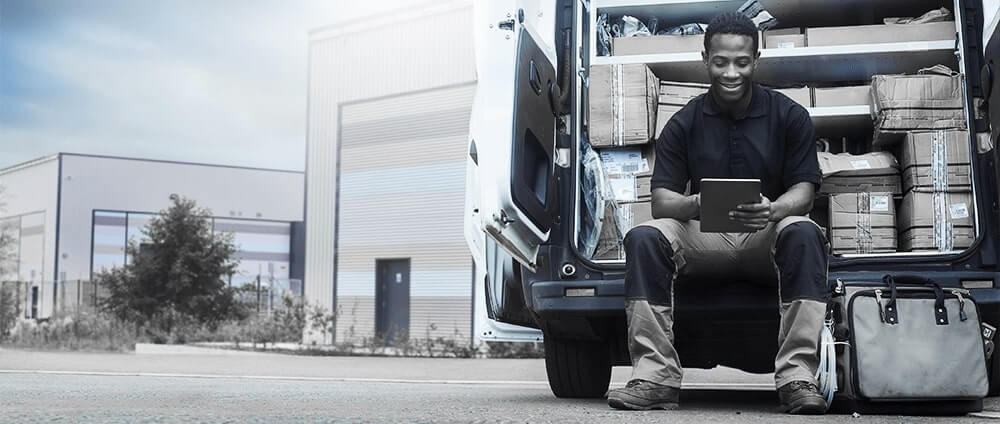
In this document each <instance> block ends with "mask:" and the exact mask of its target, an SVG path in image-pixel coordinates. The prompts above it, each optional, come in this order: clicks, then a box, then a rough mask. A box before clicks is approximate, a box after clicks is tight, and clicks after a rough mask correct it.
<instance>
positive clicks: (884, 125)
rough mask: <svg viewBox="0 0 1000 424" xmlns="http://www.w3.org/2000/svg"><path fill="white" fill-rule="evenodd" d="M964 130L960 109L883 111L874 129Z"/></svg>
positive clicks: (876, 120)
mask: <svg viewBox="0 0 1000 424" xmlns="http://www.w3.org/2000/svg"><path fill="white" fill-rule="evenodd" d="M952 128H955V129H965V114H964V113H963V111H962V109H883V110H882V111H880V113H878V114H877V115H876V116H875V129H876V131H877V130H889V131H910V130H942V129H952Z"/></svg>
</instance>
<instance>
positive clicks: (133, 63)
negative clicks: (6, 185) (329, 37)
mask: <svg viewBox="0 0 1000 424" xmlns="http://www.w3.org/2000/svg"><path fill="white" fill-rule="evenodd" d="M86 5H87V6H88V7H78V3H66V2H45V1H42V2H3V3H0V16H2V18H0V102H2V104H0V161H2V162H0V166H6V165H10V164H13V163H16V162H20V161H24V160H29V159H32V158H34V157H38V156H42V155H44V154H48V153H55V152H57V151H70V152H81V153H98V154H112V155H121V156H136V157H153V158H157V159H173V160H189V161H198V162H210V163H223V164H235V165H246V166H261V167H273V168H286V169H302V168H303V164H304V159H305V125H306V123H305V108H306V61H307V58H306V57H307V56H306V51H307V28H306V24H305V17H304V15H305V8H304V7H301V6H302V5H298V6H299V7H295V6H296V4H295V3H289V2H277V1H257V2H218V1H213V2H192V1H171V2H141V3H140V2H120V1H107V2H87V3H86ZM64 6H65V7H64ZM39 28H44V30H39Z"/></svg>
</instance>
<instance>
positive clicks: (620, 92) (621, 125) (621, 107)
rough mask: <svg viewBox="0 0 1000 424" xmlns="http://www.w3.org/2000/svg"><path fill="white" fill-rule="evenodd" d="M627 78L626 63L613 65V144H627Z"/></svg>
mask: <svg viewBox="0 0 1000 424" xmlns="http://www.w3.org/2000/svg"><path fill="white" fill-rule="evenodd" d="M624 79H625V70H624V65H621V64H617V65H611V103H612V112H611V113H612V120H611V144H612V145H614V146H624V145H625V89H624V87H623V80H624Z"/></svg>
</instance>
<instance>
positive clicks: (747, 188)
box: [701, 178, 760, 233]
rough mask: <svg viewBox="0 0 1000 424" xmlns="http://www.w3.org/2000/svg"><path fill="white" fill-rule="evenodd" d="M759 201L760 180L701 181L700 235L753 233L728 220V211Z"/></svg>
mask: <svg viewBox="0 0 1000 424" xmlns="http://www.w3.org/2000/svg"><path fill="white" fill-rule="evenodd" d="M759 202H760V180H758V179H731V178H702V179H701V232H703V233H749V232H753V231H756V230H755V229H753V228H750V227H747V226H745V225H743V224H742V223H739V222H737V221H733V220H731V219H729V212H730V211H733V210H735V209H736V206H739V205H742V204H744V203H759Z"/></svg>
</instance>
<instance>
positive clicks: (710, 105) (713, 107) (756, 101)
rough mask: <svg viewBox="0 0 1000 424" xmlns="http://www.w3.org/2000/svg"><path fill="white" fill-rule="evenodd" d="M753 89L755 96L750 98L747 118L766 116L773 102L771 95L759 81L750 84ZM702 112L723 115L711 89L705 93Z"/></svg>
mask: <svg viewBox="0 0 1000 424" xmlns="http://www.w3.org/2000/svg"><path fill="white" fill-rule="evenodd" d="M750 89H751V90H753V97H751V98H750V108H749V109H748V110H747V115H746V118H759V117H761V116H764V114H765V113H766V112H767V109H768V107H769V106H770V103H771V98H770V96H768V95H767V93H766V92H765V91H764V89H763V88H761V86H760V85H759V84H757V83H753V85H751V86H750ZM701 110H702V112H704V113H705V114H707V115H713V116H714V115H721V114H722V113H723V112H722V110H721V109H720V108H719V105H718V104H716V103H715V96H713V95H712V92H711V91H709V92H708V93H706V94H705V101H704V102H702V107H701Z"/></svg>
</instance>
